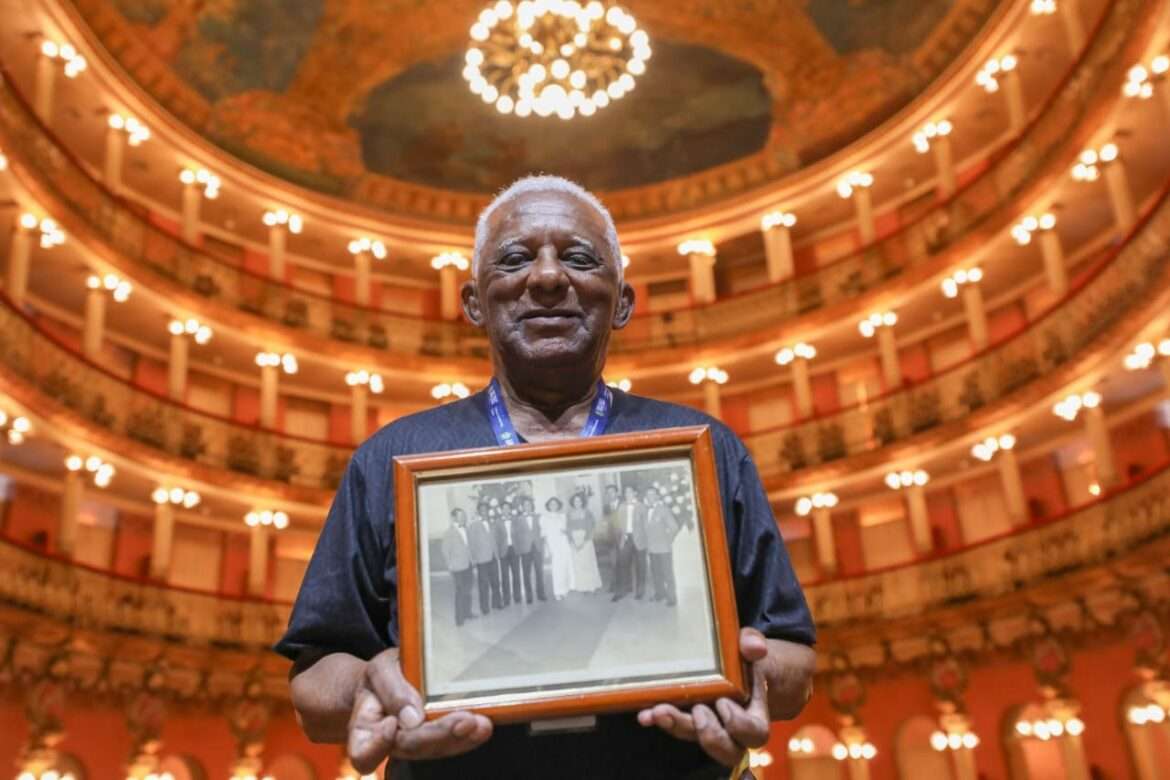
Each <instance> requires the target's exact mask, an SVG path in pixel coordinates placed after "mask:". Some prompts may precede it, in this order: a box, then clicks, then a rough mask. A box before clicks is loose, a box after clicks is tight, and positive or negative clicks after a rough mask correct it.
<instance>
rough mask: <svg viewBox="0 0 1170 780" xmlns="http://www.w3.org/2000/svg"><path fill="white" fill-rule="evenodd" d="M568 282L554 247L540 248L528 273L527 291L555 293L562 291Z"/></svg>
mask: <svg viewBox="0 0 1170 780" xmlns="http://www.w3.org/2000/svg"><path fill="white" fill-rule="evenodd" d="M568 280H569V279H568V276H566V275H565V268H564V266H563V265H561V258H560V256H559V255H558V254H557V250H556V247H553V246H544V247H541V248H540V251H538V252H537V253H536V258H535V260H533V263H532V268H531V270H530V271H529V273H528V287H529V289H531V290H533V291H539V292H544V293H549V292H557V291H559V290H562V289H564V287H565V286H566V285H567V284H568Z"/></svg>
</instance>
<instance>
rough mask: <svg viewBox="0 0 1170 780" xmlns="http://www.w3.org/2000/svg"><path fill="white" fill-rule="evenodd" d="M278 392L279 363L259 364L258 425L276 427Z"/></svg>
mask: <svg viewBox="0 0 1170 780" xmlns="http://www.w3.org/2000/svg"><path fill="white" fill-rule="evenodd" d="M279 392H280V365H279V364H276V365H272V364H268V365H262V366H260V426H261V427H262V428H275V427H276V408H277V395H278V393H279Z"/></svg>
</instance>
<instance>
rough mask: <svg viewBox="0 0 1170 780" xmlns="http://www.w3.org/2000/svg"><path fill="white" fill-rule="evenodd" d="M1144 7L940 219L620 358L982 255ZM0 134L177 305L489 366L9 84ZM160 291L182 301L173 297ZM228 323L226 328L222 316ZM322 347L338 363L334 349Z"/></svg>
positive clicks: (73, 214) (903, 282)
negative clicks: (268, 247) (306, 282)
mask: <svg viewBox="0 0 1170 780" xmlns="http://www.w3.org/2000/svg"><path fill="white" fill-rule="evenodd" d="M1142 7H1143V6H1142V4H1141V3H1126V4H1116V5H1114V6H1113V7H1112V8H1111V10H1110V12H1109V13H1108V14H1107V15H1106V16H1105V17H1104V18H1103V19H1102V20H1101V22H1100V24H1099V27H1098V30H1097V34H1096V35H1095V36H1094V37H1093V40H1092V43H1091V44H1090V46H1089V47H1088V48H1087V49H1086V50H1085V51H1084V52H1083V53H1082V55H1081V57H1080V58H1079V60H1078V64H1077V65H1076V67H1075V68H1074V69H1073V70H1072V71H1071V72H1070V73H1069V74H1068V76H1067V77H1066V79H1065V81H1064V82H1063V84H1062V86H1061V88H1059V89H1058V90H1057V91H1056V92H1055V94H1054V95H1053V96H1052V97H1051V98H1050V100H1049V102H1048V104H1047V105H1046V106H1045V108H1044V109H1043V110H1042V111H1041V112H1040V113H1039V115H1038V116H1037V117H1036V119H1035V120H1034V121H1033V122H1032V124H1031V125H1030V126H1029V127H1028V129H1027V130H1026V131H1025V133H1024V134H1023V135H1022V136H1021V137H1020V138H1019V139H1017V141H1016V142H1014V144H1013V145H1012V146H1011V147H1010V148H1009V149H1008V150H1006V151H1005V152H1004V153H1003V154H1002V155H1000V156H998V157H997V159H995V160H994V161H993V162H992V164H991V165H990V166H989V167H988V169H987V171H986V172H985V173H983V174H982V175H981V176H980V177H979V178H977V179H975V180H974V181H973V182H971V183H970V184H968V185H967V186H966V187H965V188H964V189H963V190H961V191H960V193H959V194H958V195H956V196H955V197H953V198H952V199H950V200H949V201H947V202H946V203H944V204H942V205H941V206H940V207H939V208H937V209H928V210H926V211H925V212H924V213H923V214H922V215H921V216H919V217H918V218H917V219H916V220H914V221H913V222H912V223H910V224H909V225H908V226H907V227H905V228H904V229H903V230H901V231H899V232H898V233H896V234H894V235H892V236H890V237H888V238H886V239H884V240H883V241H880V242H879V243H877V244H875V245H873V246H871V247H868V248H866V249H865V250H863V251H861V252H859V253H856V254H854V255H850V256H848V257H846V258H843V259H841V260H839V261H836V262H834V263H832V264H830V265H828V266H826V267H824V268H822V269H819V270H818V271H816V272H815V273H812V274H808V275H805V276H801V277H798V278H795V279H792V280H789V281H787V282H783V283H780V284H777V285H771V286H769V287H767V288H763V289H760V290H757V291H753V292H749V293H746V294H743V295H739V296H735V297H733V298H731V299H725V300H723V301H720V302H717V303H715V304H712V305H710V306H706V307H700V308H692V309H685V310H681V311H676V312H666V313H660V314H654V315H649V316H645V317H639V318H636V319H635V320H634V322H633V323H632V324H631V326H630V327H629V328H628V329H627V330H626V331H624V332H623V334H622V335H621V337H620V338H618V339H617V340H616V342H615V344H614V350H615V355H621V354H624V353H630V354H633V353H644V351H645V350H647V349H659V348H663V349H668V348H673V347H688V346H692V345H697V344H703V345H705V346H706V345H710V344H711V343H712V342H726V343H728V344H733V343H746V342H750V341H758V337H759V335H760V333H761V332H766V331H772V330H774V329H775V326H776V322H777V321H781V320H791V319H792V318H794V317H797V316H799V315H805V314H808V315H812V313H813V312H815V313H816V314H815V316H814V317H813V319H811V320H808V321H809V322H825V321H828V320H829V319H832V318H833V317H836V316H838V315H839V314H840V313H841V312H840V311H839V309H842V308H849V309H853V308H856V306H857V301H858V299H859V298H860V297H862V296H863V295H864V294H865V293H866V292H867V291H869V290H873V289H875V288H878V287H882V289H886V287H887V286H888V285H886V284H885V283H887V282H888V281H889V280H892V279H894V278H895V277H896V278H897V279H898V281H897V282H896V284H895V286H896V287H898V288H899V289H904V288H905V287H908V286H910V285H912V284H915V283H920V282H923V281H924V280H926V279H928V278H929V277H931V276H932V275H933V274H936V273H937V272H938V271H939V270H941V269H942V268H944V267H947V266H948V265H949V264H950V263H952V262H953V261H954V260H955V259H956V258H959V257H962V256H963V255H964V254H965V253H967V252H969V251H971V249H972V248H974V247H976V246H978V245H980V244H982V243H984V242H985V241H986V240H987V238H988V236H989V235H992V234H995V233H998V231H999V229H1000V228H1001V227H1003V225H1006V224H1007V222H1008V221H1010V220H1011V219H1012V218H1014V217H1015V216H1017V211H1018V209H1019V207H1020V206H1021V204H1022V203H1025V202H1027V201H1028V200H1029V199H1030V198H1032V197H1034V196H1035V194H1036V193H1038V192H1039V191H1040V190H1041V189H1042V188H1043V187H1045V186H1047V185H1048V180H1049V178H1050V177H1051V176H1052V175H1055V172H1056V171H1058V170H1059V171H1061V172H1063V168H1064V164H1065V162H1066V158H1068V159H1071V158H1072V156H1073V155H1074V154H1075V151H1074V150H1079V148H1080V146H1081V143H1082V140H1081V138H1080V136H1081V135H1084V134H1086V133H1087V132H1088V131H1089V128H1090V127H1091V126H1093V125H1094V122H1093V121H1092V120H1093V119H1094V118H1095V117H1096V116H1097V115H1098V114H1100V113H1101V112H1103V111H1104V110H1105V107H1106V104H1108V105H1112V102H1113V101H1115V100H1117V99H1118V98H1117V94H1116V92H1115V91H1114V90H1113V89H1112V84H1113V81H1114V80H1115V79H1114V77H1115V76H1118V74H1120V73H1121V71H1120V68H1121V65H1120V63H1122V62H1124V61H1128V60H1127V56H1128V52H1129V51H1130V50H1131V49H1136V48H1139V46H1140V45H1141V44H1143V43H1144V41H1145V39H1146V37H1147V36H1148V33H1149V29H1148V28H1149V23H1148V22H1145V23H1142V22H1139V21H1137V19H1138V18H1139V16H1140V11H1141V10H1142ZM1114 71H1117V73H1114ZM1118 77H1119V76H1118ZM1103 95H1108V96H1109V98H1111V99H1110V100H1106V99H1103V97H1102V96H1103ZM0 123H2V124H3V127H0V133H2V135H3V136H4V148H5V150H6V151H7V152H8V153H9V154H10V155H11V156H12V157H13V159H14V162H15V161H17V160H22V161H23V162H24V163H25V164H24V165H20V166H17V165H14V166H13V167H14V169H16V168H20V170H21V172H22V177H23V178H22V180H23V181H24V183H25V186H28V187H30V188H31V189H32V190H33V192H34V194H36V195H37V197H38V198H43V199H44V200H45V202H46V204H50V203H55V204H57V205H58V206H60V207H61V209H62V210H63V211H66V212H68V214H69V216H68V218H66V217H65V216H64V214H62V215H61V216H62V221H63V222H66V223H67V224H68V226H69V228H70V231H71V232H72V233H76V234H77V235H78V236H79V237H80V238H81V239H82V241H83V242H85V243H86V244H87V245H89V246H90V248H91V249H94V250H95V251H99V250H100V251H99V254H101V255H102V256H103V257H105V258H106V259H107V260H109V261H110V262H111V263H112V264H114V265H117V266H120V267H123V270H125V271H126V272H127V273H134V272H135V269H138V270H141V269H143V268H145V269H149V270H150V271H151V272H152V273H154V274H156V275H157V277H161V279H163V280H166V282H167V283H169V284H173V285H174V288H173V289H174V290H175V291H176V293H177V294H178V295H182V293H183V292H185V293H186V295H182V297H183V299H184V300H185V301H190V302H191V303H192V305H194V306H199V305H200V301H201V300H203V299H208V300H214V301H216V302H218V303H220V304H222V305H226V306H228V307H230V308H231V309H233V310H236V311H239V312H244V313H245V314H249V315H255V316H258V317H262V318H264V319H266V320H268V321H269V322H275V323H280V324H281V325H282V326H284V327H285V328H287V329H289V330H291V331H293V332H299V333H303V334H305V335H309V336H313V337H317V338H319V339H329V340H333V341H334V342H338V341H340V342H347V343H350V344H354V345H361V346H364V347H370V348H373V349H375V350H391V351H393V352H395V353H398V354H407V355H421V356H443V357H463V358H469V359H472V360H474V361H476V362H479V361H480V360H481V359H482V358H483V357H484V356H485V350H484V343H483V340H482V338H481V337H480V336H479V335H478V334H477V333H476V332H475V331H473V330H472V329H471V328H470V327H469V326H466V325H464V324H462V323H448V322H439V321H431V320H424V319H419V318H415V317H409V316H402V315H395V314H393V313H389V312H384V311H380V310H375V309H369V308H363V307H358V306H351V305H347V304H343V303H340V302H337V301H334V300H332V299H331V298H328V297H324V296H316V295H314V294H312V293H308V292H306V291H302V290H297V289H295V288H292V287H289V286H287V285H284V284H278V283H274V282H272V281H270V280H268V279H266V278H264V277H261V276H258V275H254V274H251V273H249V272H247V271H244V270H242V269H240V268H238V267H235V266H233V265H231V264H229V263H227V262H225V261H223V260H221V259H219V258H217V257H215V256H213V255H211V254H208V253H205V252H203V251H200V250H197V249H194V248H193V247H190V246H188V245H186V244H184V243H182V242H181V241H179V240H178V239H177V238H175V237H174V236H173V235H171V234H169V233H167V232H165V231H163V230H161V229H158V228H156V227H154V226H153V225H152V224H151V223H150V222H149V220H148V219H147V218H146V217H145V216H144V215H140V214H139V213H137V211H136V210H135V209H133V208H131V207H129V206H128V205H126V204H125V203H124V202H123V201H121V200H120V199H118V198H116V197H114V196H112V195H111V194H110V193H109V192H108V191H106V190H105V188H104V187H103V186H102V185H101V184H99V183H98V182H97V181H95V180H94V179H92V178H91V177H89V176H88V174H87V173H86V171H85V170H84V168H83V166H82V165H81V164H80V163H79V162H78V161H77V160H75V159H74V158H72V157H71V156H70V155H69V154H68V153H63V151H62V149H61V148H60V147H59V146H58V144H57V143H56V142H55V141H54V140H53V139H52V137H51V135H50V134H49V133H48V131H46V130H45V129H44V128H43V126H41V125H40V123H39V122H38V121H37V120H36V119H35V118H34V117H33V115H32V113H31V111H30V110H29V109H28V107H27V106H26V105H25V104H24V103H23V101H22V100H21V99H20V97H19V95H17V94H16V93H15V92H13V91H12V87H11V82H10V81H7V80H6V81H5V83H4V86H3V88H2V89H0ZM1070 128H1080V130H1079V131H1070ZM51 210H52V211H56V210H57V209H56V208H55V207H54V208H51ZM1000 223H1002V224H1000ZM99 244H100V247H99V246H98V245H99ZM154 284H155V285H156V286H159V287H160V289H163V290H164V291H167V292H168V293H169V292H170V291H171V288H169V287H168V286H167V285H158V284H157V282H156V283H154ZM209 314H210V316H212V317H213V318H214V317H215V316H216V310H215V309H214V308H212V309H209ZM218 316H219V318H220V319H222V318H223V317H224V316H225V313H224V312H223V311H222V309H221V310H219V312H218ZM233 316H234V315H233ZM239 321H240V322H241V323H242V326H243V327H254V326H250V324H248V321H247V320H246V319H243V320H239ZM320 346H321V350H322V351H326V350H327V348H326V347H325V346H324V342H322V343H320Z"/></svg>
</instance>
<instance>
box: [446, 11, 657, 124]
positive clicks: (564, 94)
mask: <svg viewBox="0 0 1170 780" xmlns="http://www.w3.org/2000/svg"><path fill="white" fill-rule="evenodd" d="M648 59H650V37H649V36H648V35H646V32H645V30H639V29H638V23H637V22H636V21H635V20H634V17H633V16H631V15H630V14H629V13H628V12H627V11H625V10H624V9H622V8H619V7H618V6H615V5H611V6H608V7H607V6H605V5H604V4H602V3H601V2H598V0H592V2H589V3H580V2H577V0H523V1H522V2H520V3H518V4H516V5H513V4H512V3H511V2H509V0H500V2H497V3H495V4H494V5H491V6H489V7H488V8H486V9H484V10H483V12H481V13H480V15H479V19H478V20H477V21H476V23H475V24H473V25H472V26H471V44H470V46H469V47H468V49H467V56H466V67H464V69H463V77H464V78H465V79H467V82H468V84H469V86H470V87H471V91H472V92H473V93H475V94H477V95H479V96H480V97H481V98H482V99H483V101H484V102H485V103H491V104H495V107H496V109H497V110H498V111H499V112H500V113H502V114H511V113H515V114H516V116H521V117H525V116H530V115H531V114H536V115H537V116H541V117H547V116H552V115H553V114H556V115H557V116H559V117H560V118H561V119H572V118H573V117H574V116H576V115H577V114H581V115H582V116H592V115H593V114H594V113H596V112H597V111H599V110H600V109H603V108H605V107H606V106H608V105H609V104H610V103H611V102H613V101H614V100H619V99H621V98H622V97H623V96H625V94H626V93H627V92H629V91H630V90H632V89H633V88H634V79H635V78H636V77H638V76H640V75H642V74H643V73H645V72H646V60H648Z"/></svg>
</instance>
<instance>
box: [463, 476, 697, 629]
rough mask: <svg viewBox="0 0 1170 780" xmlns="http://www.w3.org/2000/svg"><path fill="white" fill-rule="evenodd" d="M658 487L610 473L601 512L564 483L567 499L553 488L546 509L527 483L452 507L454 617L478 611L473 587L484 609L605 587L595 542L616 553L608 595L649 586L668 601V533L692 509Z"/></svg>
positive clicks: (583, 492)
mask: <svg viewBox="0 0 1170 780" xmlns="http://www.w3.org/2000/svg"><path fill="white" fill-rule="evenodd" d="M665 493H666V491H664V490H663V489H660V488H659V487H658V486H657V485H650V486H646V487H644V488H642V489H641V490H639V488H638V487H636V486H635V485H633V484H626V485H624V486H622V487H619V486H618V485H617V484H613V483H610V484H608V485H606V486H605V496H604V499H603V501H602V508H603V512H602V517H601V518H600V519H599V518H598V517H597V516H596V513H595V512H594V511H593V510H592V509H590V508H589V498H590V491H589V489H588V488H579V489H575V490H573V491H571V493H570V495H569V497H568V500H567V504H568V506H567V507H566V502H565V501H564V500H562V499H561V498H560V497H559V496H557V495H553V496H550V497H549V498H547V499H546V500H545V502H544V506H543V511H537V509H536V503H535V500H534V499H533V497H532V496H531V495H530V494H529V493H525V492H513V493H511V494H508V495H505V496H503V497H492V498H489V497H487V496H486V495H485V494H482V493H481V494H480V495H479V497H478V498H477V499H476V500H475V501H474V510H473V512H472V514H471V515H470V516H469V513H468V512H467V511H466V510H465V509H464V508H463V507H459V506H456V507H454V508H452V509H451V514H450V519H451V522H450V526H449V527H448V529H447V531H446V532H445V534H444V536H443V539H442V551H443V558H444V560H445V562H446V565H447V569H448V571H450V572H451V576H452V577H453V578H454V585H455V624H456V625H457V626H462V625H463V624H464V623H465V622H466V621H468V620H472V619H474V618H476V617H477V615H476V613H475V612H474V611H473V609H472V607H473V601H474V600H475V595H476V593H478V606H479V613H478V614H479V615H481V616H482V615H488V614H490V613H491V612H492V611H493V610H503V609H507V608H508V607H510V606H511V605H514V604H517V605H518V604H520V603H521V600H522V599H523V601H524V603H527V604H532V603H533V602H534V601H547V600H548V598H549V597H550V596H551V598H552V599H554V600H556V601H560V600H561V599H564V598H565V597H566V596H568V595H569V594H570V593H587V594H596V593H600V592H602V591H603V590H604V589H605V583H604V582H603V577H602V568H603V567H602V565H601V558H602V556H601V555H599V552H598V543H600V544H602V545H603V546H604V547H605V548H606V550H608V551H611V552H612V553H613V555H612V558H609V557H607V561H606V562H607V565H606V566H605V568H606V570H607V573H609V574H610V576H609V577H608V579H609V587H608V591H609V592H610V593H611V594H612V600H613V601H620V600H621V599H623V598H625V597H627V596H632V597H633V598H634V599H636V600H644V599H645V598H646V597H647V592H648V591H650V598H651V600H652V601H655V602H661V603H663V604H665V605H666V606H668V607H673V606H675V605H676V604H677V603H678V597H677V587H676V585H675V573H674V542H675V538H676V537H677V536H678V534H679V532H680V531H681V530H682V529H683V528H684V527H693V519H692V518H691V516H690V513H689V509H688V511H687V512H685V513H683V512H680V507H679V506H678V505H677V503H676V504H671V503H668V500H667V499H668V496H667V495H665ZM680 514H685V516H684V517H681V518H680V516H679V515H680ZM546 570H547V580H546Z"/></svg>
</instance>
